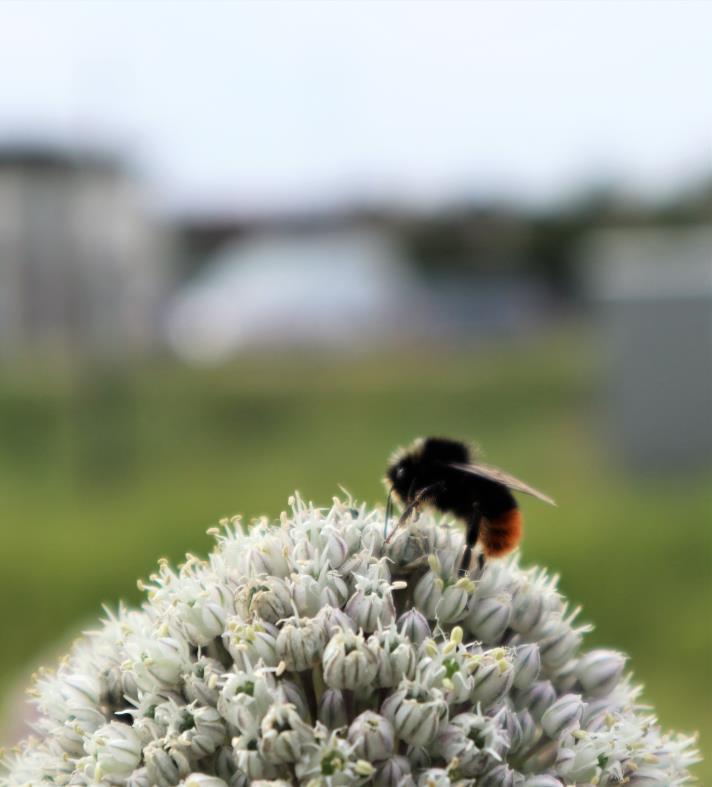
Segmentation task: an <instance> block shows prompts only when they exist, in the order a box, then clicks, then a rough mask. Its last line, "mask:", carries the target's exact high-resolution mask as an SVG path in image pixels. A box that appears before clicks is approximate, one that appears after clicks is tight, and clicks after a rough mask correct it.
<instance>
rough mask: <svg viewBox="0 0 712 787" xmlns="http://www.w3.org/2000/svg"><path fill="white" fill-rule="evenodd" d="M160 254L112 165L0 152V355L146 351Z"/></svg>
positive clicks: (44, 153) (160, 243) (88, 157)
mask: <svg viewBox="0 0 712 787" xmlns="http://www.w3.org/2000/svg"><path fill="white" fill-rule="evenodd" d="M167 245H168V236H167V234H166V232H165V230H164V229H163V228H162V227H161V226H159V224H158V223H157V222H156V221H155V220H154V219H153V218H151V217H150V215H149V214H148V213H147V211H146V208H145V205H144V200H143V193H142V191H141V189H140V187H139V185H138V184H137V182H136V181H135V180H134V179H133V178H132V177H131V175H130V174H129V173H128V172H127V171H126V170H125V169H124V168H123V167H122V166H121V165H120V164H119V162H117V161H116V160H114V159H113V158H110V157H107V156H103V155H97V154H94V153H90V152H84V153H81V154H74V153H69V152H66V151H62V150H57V149H53V148H44V147H42V148H40V147H5V148H0V352H1V353H2V354H4V355H18V354H23V355H24V354H27V353H39V354H44V355H46V354H53V353H61V354H92V355H103V354H116V353H125V352H136V351H143V350H146V349H148V348H150V347H152V346H153V345H155V343H156V342H157V341H158V340H159V335H160V333H159V309H160V304H161V301H162V299H163V298H164V296H165V290H166V267H165V264H164V260H165V258H166V252H167Z"/></svg>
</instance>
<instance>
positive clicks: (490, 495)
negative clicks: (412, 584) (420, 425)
mask: <svg viewBox="0 0 712 787" xmlns="http://www.w3.org/2000/svg"><path fill="white" fill-rule="evenodd" d="M385 481H386V484H387V486H388V487H389V488H390V491H389V494H388V504H387V506H386V529H387V528H388V519H389V515H390V512H391V496H392V495H393V494H395V496H396V498H398V499H399V500H400V501H401V503H402V504H403V505H404V506H405V510H404V511H403V514H402V516H401V518H400V521H399V523H398V526H397V527H396V528H395V529H394V530H393V533H395V531H396V530H397V529H398V527H400V526H401V525H402V524H403V523H404V522H406V521H407V519H408V517H409V516H410V515H411V514H412V512H413V511H414V510H415V509H417V508H418V507H419V506H420V505H422V504H426V505H430V506H433V507H434V508H437V509H438V510H439V511H442V512H443V513H450V514H454V515H455V516H456V517H458V518H459V519H462V520H464V521H465V523H466V525H467V537H466V542H467V546H466V548H465V553H464V555H463V557H462V563H461V565H460V570H461V571H466V570H467V569H468V568H469V566H470V558H471V556H472V548H473V547H474V546H475V544H477V542H478V540H481V542H482V550H483V553H484V554H481V555H480V558H479V563H480V567H481V566H482V565H483V564H484V556H485V555H486V556H487V557H498V556H500V555H505V554H506V553H507V552H511V550H513V549H514V548H515V547H516V546H517V544H518V543H519V539H520V538H521V533H522V515H521V512H520V511H519V508H518V506H517V501H516V500H515V499H514V496H513V495H512V490H514V491H515V492H525V493H526V494H528V495H534V497H537V498H539V500H543V501H544V502H545V503H549V504H550V505H556V503H554V501H553V500H552V499H551V498H550V497H548V496H547V495H545V494H543V493H542V492H539V491H537V490H536V489H533V488H532V487H531V486H529V485H528V484H525V483H524V482H522V481H519V480H518V479H517V478H514V476H511V475H509V474H508V473H505V472H504V471H503V470H499V469H498V468H496V467H491V466H490V465H485V464H482V463H481V462H479V461H476V458H475V459H473V452H472V450H471V449H470V447H469V446H468V445H467V444H466V443H463V442H461V441H459V440H449V439H448V438H445V437H426V438H421V439H418V440H416V441H415V442H414V443H413V444H412V445H411V446H409V447H408V448H406V449H405V450H401V451H398V452H396V453H395V454H394V455H393V456H392V457H391V461H390V464H389V465H388V469H387V471H386V479H385ZM393 533H391V534H390V536H388V539H387V540H390V538H391V536H392V535H393Z"/></svg>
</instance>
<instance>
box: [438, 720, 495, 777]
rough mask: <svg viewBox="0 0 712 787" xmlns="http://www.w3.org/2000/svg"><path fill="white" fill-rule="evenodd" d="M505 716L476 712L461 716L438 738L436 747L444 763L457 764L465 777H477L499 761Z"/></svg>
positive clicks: (452, 721)
mask: <svg viewBox="0 0 712 787" xmlns="http://www.w3.org/2000/svg"><path fill="white" fill-rule="evenodd" d="M505 723H506V719H505V715H504V714H497V715H496V716H493V717H487V716H483V715H481V714H479V713H460V714H458V715H457V716H455V718H453V719H452V720H451V721H450V723H449V724H448V725H447V727H446V728H445V730H444V732H443V733H442V734H441V735H440V737H439V738H438V747H439V750H440V751H441V752H442V756H443V757H444V758H445V760H446V761H448V762H450V761H456V762H457V768H458V770H459V771H460V772H461V773H462V774H463V775H465V776H477V775H479V774H480V773H482V771H483V770H484V769H486V768H488V767H493V766H494V765H495V764H496V763H497V762H498V761H501V759H502V755H503V754H504V752H505V751H506V749H507V745H508V738H507V733H506V729H505V727H504V726H503V725H504V724H505Z"/></svg>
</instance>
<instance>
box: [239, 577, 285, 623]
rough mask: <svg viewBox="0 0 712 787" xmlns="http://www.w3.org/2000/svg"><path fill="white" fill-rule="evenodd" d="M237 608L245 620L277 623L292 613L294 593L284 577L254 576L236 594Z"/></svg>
mask: <svg viewBox="0 0 712 787" xmlns="http://www.w3.org/2000/svg"><path fill="white" fill-rule="evenodd" d="M235 609H236V610H237V614H238V615H239V616H240V617H242V619H243V620H251V619H252V618H255V617H257V618H260V619H261V620H263V621H266V622H267V623H277V622H278V621H280V620H282V619H284V618H286V617H288V616H289V615H291V614H292V611H293V610H292V595H291V593H290V592H289V588H288V587H287V584H286V582H285V581H284V580H283V579H278V578H277V577H275V576H270V577H264V578H254V579H251V580H250V581H249V582H247V583H246V584H245V585H243V586H242V588H241V589H240V590H239V591H238V592H237V593H236V594H235Z"/></svg>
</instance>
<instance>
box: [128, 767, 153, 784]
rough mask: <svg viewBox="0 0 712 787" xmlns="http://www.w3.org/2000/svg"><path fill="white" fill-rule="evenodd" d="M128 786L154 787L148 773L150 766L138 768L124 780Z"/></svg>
mask: <svg viewBox="0 0 712 787" xmlns="http://www.w3.org/2000/svg"><path fill="white" fill-rule="evenodd" d="M123 783H124V784H125V785H126V787H153V785H152V784H151V779H150V777H149V775H148V768H145V767H144V768H137V769H136V770H135V771H134V772H133V773H132V774H131V776H129V778H128V779H127V780H126V781H125V782H123Z"/></svg>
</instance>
